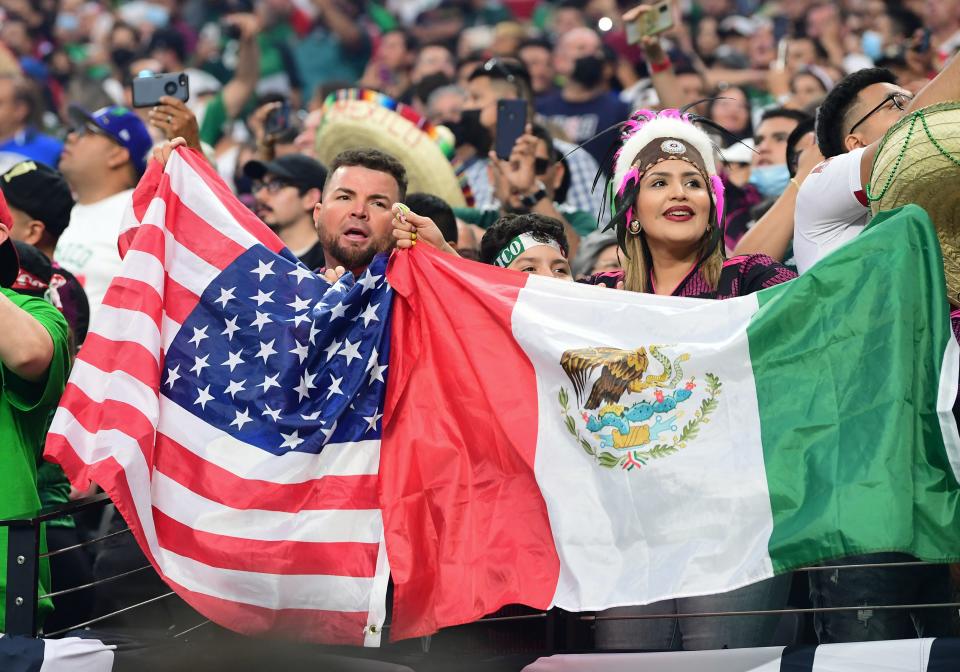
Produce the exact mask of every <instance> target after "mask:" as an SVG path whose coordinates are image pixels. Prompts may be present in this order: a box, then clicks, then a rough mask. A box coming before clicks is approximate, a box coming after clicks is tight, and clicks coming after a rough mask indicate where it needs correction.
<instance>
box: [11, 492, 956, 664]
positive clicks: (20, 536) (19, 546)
mask: <svg viewBox="0 0 960 672" xmlns="http://www.w3.org/2000/svg"><path fill="white" fill-rule="evenodd" d="M109 503H110V500H109V498H108V497H107V495H106V494H98V495H94V496H92V497H88V498H85V499H82V500H77V501H74V502H70V503H68V504H64V505H60V506H56V507H49V508H45V509H42V510H40V511H36V512H32V513H27V514H24V515H21V516H15V517H11V518H7V519H3V520H0V528H7V581H6V603H5V605H3V606H4V609H5V615H6V633H7V634H9V635H25V636H30V637H36V636H37V634H38V630H39V628H38V622H37V614H38V605H39V601H40V600H41V599H45V598H50V599H54V598H57V597H61V596H64V595H69V594H72V593H77V592H80V591H84V590H91V589H93V588H95V587H97V586H101V585H104V584H109V583H111V582H115V581H119V580H121V579H125V578H128V577H131V576H134V575H137V574H141V573H143V572H147V571H149V570H152V569H153V567H152V565H150V564H146V565H143V566H141V567H136V568H134V569H130V570H127V571H123V572H120V573H119V574H116V575H113V576H109V577H106V578H101V579H97V580H95V581H90V582H87V583H83V584H80V585H76V586H70V587H67V588H63V589H61V590H56V591H51V592H49V593H44V594H41V593H39V590H38V586H39V574H40V560H41V559H42V558H52V557H55V556H57V555H59V554H62V553H67V552H69V551H74V550H77V549H80V548H85V547H88V546H91V545H93V544H98V543H102V542H104V541H106V540H108V539H112V538H115V537H118V536H121V535H126V534H129V533H130V530H129V528H124V529H121V530H116V531H112V532H108V533H105V534H102V535H100V536H98V537H96V538H94V539H89V540H85V541H82V542H80V543H77V544H74V545H71V546H66V547H64V548H59V549H55V550H52V551H48V552H45V553H41V552H40V531H41V529H42V525H43V523H45V522H49V521H52V520H55V519H58V518H63V517H65V516H72V515H76V514H78V513H82V512H84V511H89V510H93V509H96V508H102V507H105V506H106V505H108V504H109ZM929 564H931V563H926V562H923V561H919V560H907V561H900V562H873V563H871V562H864V563H857V564H827V565H818V566H815V567H804V568H800V569H797V570H794V571H796V572H821V571H832V570H837V571H839V570H851V569H874V568H895V567H920V566H925V565H929ZM174 595H175V593H174V592H173V591H169V592H165V593H162V594H160V595H157V596H154V597H151V598H149V599H145V600H142V601H140V602H137V603H135V604H131V605H128V606H124V607H122V608H120V609H117V610H115V611H111V612H110V613H107V614H103V615H101V616H97V617H95V618H91V619H88V620H85V621H83V622H81V623H76V624H74V625H71V626H69V627H66V628H61V629H58V630H56V631H53V632H46V633H44V636H47V637H56V636H58V635H62V634H64V633H66V632H69V631H71V630H75V629H79V628H85V627H88V626H90V625H94V624H97V623H101V622H104V621H107V620H109V619H111V618H114V617H116V616H119V615H121V614H125V613H128V612H131V611H134V610H136V609H139V608H142V607H145V606H147V605H150V604H154V603H157V602H160V601H163V600H166V599H169V598H170V597H173V596H174ZM936 608H949V609H960V602H949V601H945V602H938V603H916V604H871V605H863V604H861V605H851V606H835V607H787V608H783V609H763V610H741V611H724V612H696V613H663V614H628V615H605V614H602V613H601V614H577V615H574V616H575V620H576V621H579V622H584V623H587V622H597V621H608V620H652V619H674V618H675V619H689V618H707V617H710V618H714V617H734V616H784V615H788V614H796V615H801V616H802V615H809V614H817V613H836V612H859V611H867V610H870V611H889V610H910V611H914V610H920V609H936ZM555 616H556V612H555V611H553V610H551V611H537V612H533V613H526V614H517V615H497V614H493V615H490V616H487V617H485V618H482V619H480V620H478V621H476V622H475V623H474V624H472V625H487V624H489V625H493V624H498V623H509V622H523V621H527V622H529V621H537V620H543V621H544V622H545V635H546V637H545V644H546V645H547V650H550V651H552V650H554V649H556V647H555V646H554V630H555V627H556V623H555V620H556V619H555ZM209 624H210V621H208V620H203V621H201V622H200V623H198V624H196V625H192V626H190V627H188V628H186V629H185V630H182V631H181V632H178V633H176V634H174V635H173V638H180V637H183V636H186V635H188V634H189V633H191V632H194V631H196V630H198V629H199V628H203V627H204V626H206V625H209ZM389 628H390V625H389V624H387V625H385V626H384V629H389ZM429 642H430V638H422V643H423V644H422V646H423V650H424V652H426V651H428V650H429V648H430V647H429ZM561 648H562V647H561Z"/></svg>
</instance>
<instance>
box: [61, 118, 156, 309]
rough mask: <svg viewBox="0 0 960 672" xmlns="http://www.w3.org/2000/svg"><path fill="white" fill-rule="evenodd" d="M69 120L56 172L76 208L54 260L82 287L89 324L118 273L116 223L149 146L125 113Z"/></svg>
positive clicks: (140, 124)
mask: <svg viewBox="0 0 960 672" xmlns="http://www.w3.org/2000/svg"><path fill="white" fill-rule="evenodd" d="M70 119H71V121H72V122H73V130H72V131H71V132H70V134H69V135H68V136H67V143H66V146H65V147H64V150H63V155H62V156H61V158H60V172H62V173H63V176H64V177H65V178H66V179H67V183H68V184H69V185H70V189H71V190H72V191H73V193H74V195H75V196H76V205H74V206H73V210H71V212H70V224H69V225H68V226H67V228H66V229H65V230H64V232H63V234H62V235H61V236H60V239H59V240H58V241H57V247H56V250H55V251H54V253H53V258H54V260H55V261H56V262H57V263H58V264H60V265H61V266H63V267H64V268H65V269H67V270H68V271H70V272H71V273H73V274H74V275H75V276H76V277H77V279H78V280H79V281H80V283H81V284H82V285H83V288H84V290H85V291H86V293H87V299H88V300H89V302H90V317H91V319H92V318H93V316H94V315H95V314H96V312H97V310H98V309H99V307H100V304H101V303H102V302H103V297H104V295H105V294H106V292H107V287H108V286H109V284H110V281H111V280H112V279H113V277H114V276H115V275H116V274H117V272H118V271H119V270H120V254H119V252H117V237H118V235H119V233H120V222H121V220H122V219H123V213H124V210H125V209H126V207H127V205H128V204H129V203H130V199H131V196H132V195H133V188H134V187H135V186H136V184H137V182H138V181H139V180H140V176H141V175H143V171H144V170H145V169H146V166H147V157H148V154H149V153H150V149H151V147H152V146H153V143H152V142H151V140H150V134H149V132H148V131H147V128H146V126H144V125H143V122H142V121H140V118H139V117H138V116H137V115H136V114H134V113H133V112H131V111H130V110H129V109H127V108H125V107H118V106H112V107H104V108H102V109H100V110H97V111H96V112H94V113H93V114H91V113H89V112H86V111H84V110H81V109H80V108H78V107H71V108H70Z"/></svg>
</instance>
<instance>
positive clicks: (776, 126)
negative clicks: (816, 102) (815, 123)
mask: <svg viewBox="0 0 960 672" xmlns="http://www.w3.org/2000/svg"><path fill="white" fill-rule="evenodd" d="M808 118H809V116H808V115H807V114H804V113H803V112H799V111H797V110H788V109H786V108H783V107H775V108H772V109H769V110H767V111H766V112H764V113H763V116H762V117H761V118H760V123H759V124H757V130H756V131H754V134H753V146H754V148H755V150H756V152H755V153H754V155H753V168H752V169H751V171H750V183H751V184H753V185H755V186H756V187H757V189H758V190H759V191H760V195H761V196H763V197H764V198H765V199H776V198H778V197H779V196H780V194H782V193H783V192H784V190H785V189H786V188H787V185H788V184H790V170H789V169H788V168H787V139H788V138H789V137H790V134H791V133H793V129H795V128H796V127H797V124H799V123H800V122H802V121H806V120H807V119H808Z"/></svg>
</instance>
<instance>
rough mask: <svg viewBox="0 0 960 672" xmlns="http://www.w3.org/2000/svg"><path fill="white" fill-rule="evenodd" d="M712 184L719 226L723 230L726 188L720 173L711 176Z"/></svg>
mask: <svg viewBox="0 0 960 672" xmlns="http://www.w3.org/2000/svg"><path fill="white" fill-rule="evenodd" d="M710 186H711V187H712V188H713V202H714V205H716V208H717V226H718V227H719V228H720V230H721V231H722V230H723V205H724V198H723V194H724V188H723V180H721V179H720V176H719V175H714V176H713V177H711V178H710Z"/></svg>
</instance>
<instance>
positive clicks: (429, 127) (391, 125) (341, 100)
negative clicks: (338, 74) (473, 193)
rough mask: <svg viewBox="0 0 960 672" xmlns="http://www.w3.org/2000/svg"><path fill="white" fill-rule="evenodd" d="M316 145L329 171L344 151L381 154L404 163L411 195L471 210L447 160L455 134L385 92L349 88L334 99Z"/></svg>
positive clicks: (328, 103) (325, 111) (330, 99)
mask: <svg viewBox="0 0 960 672" xmlns="http://www.w3.org/2000/svg"><path fill="white" fill-rule="evenodd" d="M315 142H316V156H317V159H319V160H320V161H321V162H323V163H325V164H327V165H328V166H329V165H330V164H331V163H332V162H333V159H334V157H336V155H337V154H339V153H340V152H342V151H344V150H347V149H359V148H361V147H370V148H373V149H379V150H380V151H382V152H386V153H387V154H390V155H391V156H393V157H395V158H396V159H398V160H399V161H400V162H401V163H403V166H404V167H405V168H406V169H407V181H408V183H409V185H408V188H407V191H408V192H426V193H428V194H433V195H435V196H439V197H440V198H442V199H443V200H445V201H446V202H447V203H449V204H450V206H451V207H455V208H456V207H465V206H466V205H467V202H466V199H465V198H464V194H463V191H462V189H461V181H460V180H459V179H458V178H457V175H456V174H455V173H454V170H453V166H451V165H450V160H449V158H448V156H452V155H453V144H454V142H453V134H452V133H451V132H450V130H449V129H447V128H446V127H445V126H434V125H433V124H431V123H430V122H429V121H427V120H426V119H424V118H422V117H421V116H420V115H419V114H417V113H416V112H415V111H414V110H413V109H412V108H411V107H409V106H407V105H404V104H402V103H398V102H396V101H395V100H393V99H392V98H389V97H388V96H385V95H383V94H381V93H377V92H375V91H368V90H365V89H344V90H341V91H336V92H334V93H332V94H330V96H328V97H327V99H326V101H324V104H323V119H322V121H321V122H320V126H319V128H318V129H317V136H316V141H315Z"/></svg>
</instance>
